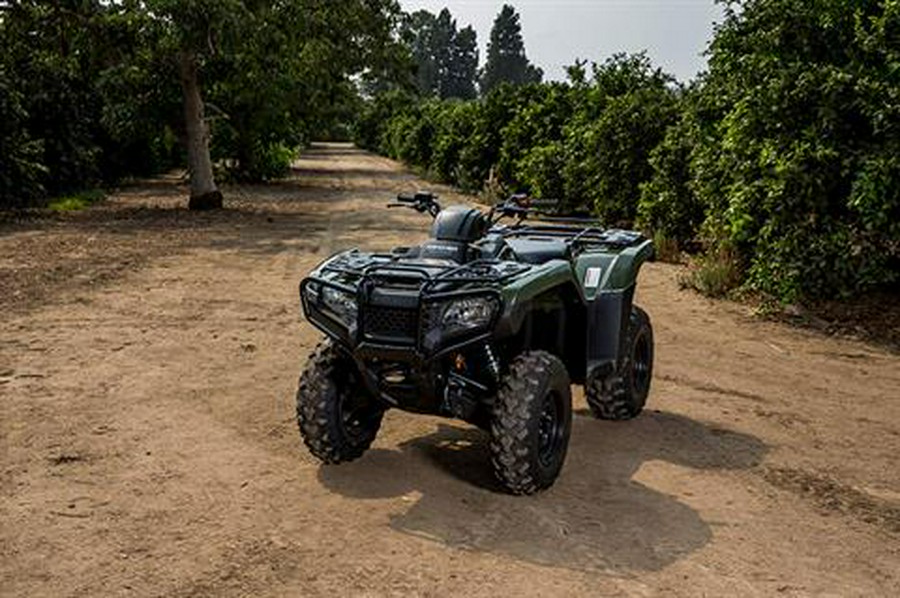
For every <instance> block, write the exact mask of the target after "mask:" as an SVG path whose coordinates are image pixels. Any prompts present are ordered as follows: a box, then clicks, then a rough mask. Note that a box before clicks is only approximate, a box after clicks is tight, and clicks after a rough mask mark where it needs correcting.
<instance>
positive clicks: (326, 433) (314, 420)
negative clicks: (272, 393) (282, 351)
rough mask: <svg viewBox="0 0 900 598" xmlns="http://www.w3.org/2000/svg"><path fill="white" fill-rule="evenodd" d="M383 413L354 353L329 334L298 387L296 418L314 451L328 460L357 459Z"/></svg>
mask: <svg viewBox="0 0 900 598" xmlns="http://www.w3.org/2000/svg"><path fill="white" fill-rule="evenodd" d="M382 415H384V409H383V408H382V407H381V406H380V405H378V404H377V403H375V401H374V400H373V399H372V398H371V397H370V396H368V392H367V391H366V389H365V387H363V385H362V384H361V383H360V380H359V372H358V371H357V369H356V366H355V365H354V363H353V362H352V361H351V360H350V358H349V357H347V356H346V355H344V354H343V353H342V352H341V351H340V350H339V349H338V348H337V347H336V346H335V345H334V344H333V343H332V342H331V341H330V340H325V341H323V342H322V343H321V344H319V346H318V347H317V348H316V350H315V352H314V353H313V354H312V355H311V356H310V358H309V361H308V362H307V364H306V369H304V370H303V373H302V374H301V376H300V388H299V389H298V390H297V423H298V425H299V426H300V435H301V436H302V437H303V442H304V443H305V444H306V446H307V448H309V451H310V452H311V453H312V454H313V455H314V456H316V457H318V458H319V459H321V460H322V461H323V462H325V463H344V462H347V461H353V460H354V459H358V458H359V457H360V456H362V454H363V453H364V452H365V451H366V449H368V448H369V446H370V445H371V444H372V441H373V440H375V435H376V434H378V429H379V428H380V427H381V418H382Z"/></svg>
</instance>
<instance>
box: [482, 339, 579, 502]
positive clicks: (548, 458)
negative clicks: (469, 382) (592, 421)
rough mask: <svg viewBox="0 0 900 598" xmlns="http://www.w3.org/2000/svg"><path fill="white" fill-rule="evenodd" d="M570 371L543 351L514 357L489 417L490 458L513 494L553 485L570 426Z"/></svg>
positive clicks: (526, 492) (566, 447) (563, 459)
mask: <svg viewBox="0 0 900 598" xmlns="http://www.w3.org/2000/svg"><path fill="white" fill-rule="evenodd" d="M569 385H570V382H569V374H568V372H566V367H565V366H564V365H563V363H562V361H560V360H559V358H557V357H555V356H554V355H551V354H550V353H545V352H543V351H533V352H529V353H523V354H522V355H520V356H518V357H516V358H515V359H514V360H513V362H512V364H511V365H510V367H509V372H508V373H507V374H506V376H504V378H503V380H502V381H501V383H500V390H499V392H498V393H497V398H496V400H495V403H494V410H493V414H492V418H491V442H490V449H491V462H492V463H493V466H494V472H495V474H496V475H497V478H498V479H499V480H500V482H501V483H502V484H503V485H504V486H505V487H506V489H507V490H509V492H511V493H512V494H533V493H535V492H537V491H539V490H543V489H545V488H548V487H550V486H551V485H552V484H553V482H554V481H555V480H556V478H557V476H558V475H559V472H560V469H562V465H563V461H565V458H566V450H567V449H568V446H569V436H570V435H571V432H572V392H571V388H570V386H569Z"/></svg>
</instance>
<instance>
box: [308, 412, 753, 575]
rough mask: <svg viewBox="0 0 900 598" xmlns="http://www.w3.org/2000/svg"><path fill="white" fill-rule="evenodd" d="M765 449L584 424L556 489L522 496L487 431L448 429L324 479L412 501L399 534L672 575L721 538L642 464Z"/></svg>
mask: <svg viewBox="0 0 900 598" xmlns="http://www.w3.org/2000/svg"><path fill="white" fill-rule="evenodd" d="M766 450H767V449H766V446H765V445H764V444H763V443H762V442H761V441H760V440H758V439H757V438H755V437H753V436H749V435H746V434H741V433H737V432H732V431H728V430H724V429H721V428H717V427H714V426H710V425H708V424H704V423H701V422H697V421H695V420H692V419H689V418H686V417H684V416H681V415H676V414H673V413H665V412H648V413H646V414H645V415H643V416H641V417H639V418H637V419H635V420H633V421H631V422H626V423H619V424H612V423H606V422H598V421H595V420H592V419H589V418H587V417H576V419H575V422H574V429H573V434H572V443H571V445H570V447H569V456H568V460H567V463H566V466H565V469H564V471H563V476H562V477H561V479H560V480H559V481H558V482H557V484H556V486H555V487H554V488H552V489H550V490H549V491H547V492H545V493H543V494H539V495H537V496H534V497H513V496H508V495H505V494H503V493H502V491H501V488H500V487H499V485H498V484H497V482H496V481H495V480H494V477H493V474H492V471H491V466H490V461H489V455H488V447H487V435H486V434H484V433H483V432H481V431H479V430H476V429H473V428H466V427H457V426H455V425H445V424H440V425H439V426H438V429H437V431H435V432H434V433H432V434H429V435H427V436H424V437H421V438H416V439H413V440H410V441H407V442H404V443H402V444H401V445H400V446H399V450H384V449H373V450H371V451H370V452H369V453H368V454H367V455H366V456H365V457H364V458H363V459H361V460H360V461H358V462H356V463H351V464H348V465H343V466H339V467H333V466H332V467H327V466H323V467H322V468H321V469H320V470H319V479H320V480H321V481H322V483H323V484H324V485H325V486H326V487H328V488H329V489H331V490H333V491H335V492H337V493H340V494H342V495H345V496H349V497H353V498H361V499H367V498H380V499H384V498H390V497H409V498H408V500H410V501H411V504H412V506H411V507H410V508H409V509H408V510H406V511H405V512H403V513H400V514H394V515H392V516H391V522H390V525H391V527H392V528H393V529H394V530H397V531H400V532H403V533H409V534H414V535H416V536H421V537H426V538H429V539H432V540H435V541H438V542H442V543H445V544H448V545H451V546H454V547H459V548H463V549H470V550H475V551H484V552H490V553H495V554H504V555H508V556H512V557H514V558H517V559H521V560H523V561H527V562H531V563H537V564H542V565H549V566H555V567H566V568H571V569H576V570H581V571H606V572H610V571H612V572H617V573H622V574H627V573H629V572H631V571H635V570H644V571H655V570H659V569H662V568H663V567H665V566H667V565H669V564H671V563H673V562H675V561H677V560H679V559H681V558H683V557H684V556H686V555H687V554H690V553H691V552H694V551H696V550H698V549H700V548H702V547H703V546H705V545H706V544H707V543H708V542H709V541H710V539H711V537H712V533H711V530H710V527H709V524H708V523H706V522H705V521H703V519H701V518H700V516H699V515H698V513H697V512H696V511H694V510H693V509H692V508H690V507H689V506H688V505H686V504H684V503H682V502H680V501H679V500H678V499H677V498H676V497H674V496H670V495H667V494H664V493H662V492H659V491H657V490H654V489H653V488H651V487H648V486H646V485H644V484H641V483H639V482H637V481H634V480H633V479H632V478H633V476H634V475H635V473H636V472H637V470H638V469H639V468H640V467H641V465H642V464H644V463H646V462H648V461H655V460H660V461H666V462H669V463H672V464H675V465H679V466H682V467H689V468H693V469H703V470H714V469H722V470H733V469H746V468H750V467H753V466H755V465H757V464H758V463H759V462H760V461H761V460H762V458H763V456H764V454H765V452H766ZM417 495H420V496H417Z"/></svg>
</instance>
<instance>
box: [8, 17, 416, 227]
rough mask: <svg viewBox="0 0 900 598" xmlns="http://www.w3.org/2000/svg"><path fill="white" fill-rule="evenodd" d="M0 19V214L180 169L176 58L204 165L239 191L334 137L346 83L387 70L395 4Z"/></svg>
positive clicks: (351, 92)
mask: <svg viewBox="0 0 900 598" xmlns="http://www.w3.org/2000/svg"><path fill="white" fill-rule="evenodd" d="M2 10H3V14H2V18H0V118H2V122H3V128H2V132H0V150H2V152H0V166H2V169H0V209H2V208H6V207H13V206H24V205H29V204H33V203H36V202H39V200H41V199H42V198H45V197H48V196H49V197H53V196H61V195H66V194H68V193H70V192H71V191H73V190H77V189H84V188H89V187H91V186H93V185H96V184H101V183H113V182H115V181H117V180H119V179H121V178H124V177H130V176H145V175H151V174H153V173H156V172H159V171H163V170H166V169H169V168H172V167H174V166H176V165H181V166H183V165H184V164H185V160H184V151H183V149H182V147H181V145H182V142H183V140H184V137H185V125H184V108H183V99H182V89H181V85H180V81H179V72H178V62H177V58H178V56H179V54H182V53H190V54H191V55H192V56H194V57H195V58H196V63H197V66H198V69H199V79H200V83H201V90H202V96H203V99H204V101H205V103H206V116H207V121H208V122H209V124H210V126H211V129H212V149H211V153H212V155H213V158H214V159H215V160H216V161H217V162H218V163H219V164H221V165H226V166H228V167H229V169H230V170H231V174H232V176H234V177H236V178H240V179H242V180H264V179H268V178H272V177H274V176H277V175H278V174H280V173H283V172H284V171H285V169H286V167H287V165H288V164H289V160H290V156H289V153H290V152H289V151H288V150H287V149H286V148H295V147H299V146H302V145H303V144H304V143H306V142H307V141H308V140H309V139H310V138H311V137H312V136H313V135H322V134H323V133H325V132H328V133H329V134H332V133H334V132H336V131H339V130H340V126H339V125H338V123H339V122H340V121H344V122H346V121H348V120H350V117H351V115H354V113H355V111H356V109H357V108H359V106H360V100H359V98H358V97H357V84H356V81H357V79H358V78H360V77H362V76H363V74H366V73H375V72H382V71H388V70H390V69H391V68H394V67H395V66H396V65H397V64H398V63H399V62H401V60H400V58H399V57H400V56H401V55H402V53H403V52H402V51H401V49H400V48H401V44H400V43H399V42H398V41H397V40H396V39H395V32H396V29H397V26H398V20H399V15H400V12H399V7H398V6H397V4H396V2H395V1H394V0H350V1H346V2H339V3H338V2H334V3H325V2H321V1H320V0H287V1H284V2H272V1H249V0H226V1H224V2H222V1H218V0H216V1H213V0H187V1H183V0H147V1H146V2H132V1H130V0H129V1H125V0H120V1H111V2H104V1H100V0H60V1H58V2H39V1H37V0H20V1H17V2H11V3H7V4H6V5H4V7H3V9H2Z"/></svg>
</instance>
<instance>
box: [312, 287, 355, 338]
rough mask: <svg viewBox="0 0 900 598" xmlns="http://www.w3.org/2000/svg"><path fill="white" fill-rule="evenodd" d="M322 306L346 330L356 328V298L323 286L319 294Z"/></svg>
mask: <svg viewBox="0 0 900 598" xmlns="http://www.w3.org/2000/svg"><path fill="white" fill-rule="evenodd" d="M319 295H320V297H321V299H322V306H323V307H325V309H327V310H328V311H329V312H331V314H333V315H334V317H335V318H337V319H338V320H339V321H340V322H341V323H342V324H344V325H345V326H346V327H347V328H351V329H353V328H355V327H356V318H357V315H358V314H359V308H358V307H357V305H356V297H354V296H353V295H351V294H349V293H345V292H344V291H339V290H338V289H335V288H333V287H328V286H323V287H322V289H321V290H320V292H319Z"/></svg>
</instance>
